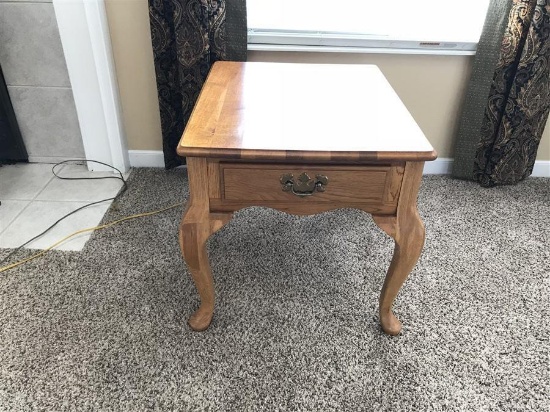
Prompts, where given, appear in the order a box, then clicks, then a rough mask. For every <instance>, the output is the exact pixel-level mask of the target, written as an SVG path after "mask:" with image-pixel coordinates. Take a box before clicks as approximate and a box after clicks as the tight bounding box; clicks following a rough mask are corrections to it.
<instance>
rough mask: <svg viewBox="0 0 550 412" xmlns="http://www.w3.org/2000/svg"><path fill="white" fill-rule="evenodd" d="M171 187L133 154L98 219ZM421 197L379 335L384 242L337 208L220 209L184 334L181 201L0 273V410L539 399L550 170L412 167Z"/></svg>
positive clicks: (423, 404)
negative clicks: (213, 300) (443, 172)
mask: <svg viewBox="0 0 550 412" xmlns="http://www.w3.org/2000/svg"><path fill="white" fill-rule="evenodd" d="M187 197H188V189H187V177H186V174H185V171H184V170H176V171H164V170H154V169H136V170H134V171H133V172H132V174H131V177H130V179H129V189H128V191H127V192H126V193H125V194H124V195H123V196H122V197H121V199H120V202H118V204H117V205H115V206H114V207H113V208H111V210H110V211H109V212H108V214H107V215H106V216H105V218H104V221H111V220H114V219H116V218H119V217H122V216H126V215H129V214H132V213H138V212H142V211H148V210H153V209H158V208H160V207H162V206H165V205H169V204H173V203H177V202H180V201H182V200H183V199H186V198H187ZM419 209H420V213H421V215H422V217H423V219H424V221H425V224H426V231H427V239H426V246H425V248H424V251H423V254H422V256H421V258H420V261H419V263H418V265H417V266H416V268H415V269H414V271H413V272H412V274H411V276H410V277H409V280H408V281H407V282H406V284H405V285H404V287H403V289H402V291H401V293H400V295H399V297H398V299H397V301H396V305H395V312H396V314H397V315H398V317H399V318H400V319H401V320H402V322H403V325H404V327H403V331H402V334H401V335H400V336H397V337H389V336H386V335H384V334H383V333H382V332H381V330H380V327H379V325H378V319H377V301H378V294H379V291H380V288H381V285H382V282H383V279H384V276H385V272H386V269H387V267H388V265H389V261H390V258H391V255H392V251H393V241H392V240H391V239H390V238H389V237H388V236H386V235H385V234H384V233H383V232H381V231H380V230H379V229H378V228H377V227H376V226H375V225H374V223H373V222H372V220H371V218H370V217H369V215H367V214H364V213H362V212H359V211H355V210H338V211H333V212H329V213H325V214H321V215H316V216H307V217H295V216H291V215H287V214H284V213H281V212H277V211H273V210H269V209H261V208H250V209H245V210H242V211H240V212H238V213H236V214H235V217H234V219H233V220H232V221H231V222H230V223H229V224H228V225H227V226H226V227H224V228H223V229H222V230H221V231H219V232H218V233H216V234H215V235H213V236H212V237H211V239H210V241H209V244H208V248H209V253H210V260H211V265H212V271H213V273H214V278H215V282H216V294H217V304H216V305H217V306H216V310H217V311H216V315H215V317H214V320H213V323H212V325H211V327H210V329H208V330H207V331H205V332H202V333H197V332H192V331H190V330H189V328H188V327H187V324H186V319H187V317H188V315H189V314H191V313H192V312H193V310H194V309H195V308H196V307H197V305H198V295H197V293H196V290H195V288H194V285H193V283H192V281H191V278H190V276H189V273H188V271H187V268H186V266H185V264H184V262H183V260H182V258H181V256H180V252H179V248H178V242H177V236H176V233H177V226H178V223H179V219H180V216H181V213H182V210H183V207H180V208H178V209H174V210H170V211H168V212H165V213H163V214H161V215H157V216H152V217H146V218H143V219H139V220H133V221H129V222H125V223H123V224H120V225H117V226H114V227H112V228H109V229H106V230H103V231H98V232H96V233H95V234H94V235H93V236H92V238H91V240H90V241H89V242H88V244H87V245H86V247H85V249H84V250H83V251H82V252H56V251H54V252H52V253H49V254H48V255H47V256H45V257H44V258H42V259H39V260H36V261H33V262H30V263H28V264H26V265H24V266H22V267H20V268H17V269H14V270H11V271H8V272H6V273H2V274H0V410H3V411H26V410H29V411H30V410H33V411H34V410H49V411H62V410H79V411H81V410H84V411H85V410H94V411H97V410H100V411H107V410H109V411H142V410H180V411H199V410H208V411H258V410H278V411H286V410H293V411H294V410H299V411H302V410H303V411H332V410H334V411H442V410H445V411H501V410H514V411H518V410H521V411H524V410H533V411H543V410H549V409H550V400H549V394H550V358H549V356H550V343H549V335H550V333H549V332H550V328H549V319H550V317H549V316H550V302H549V297H550V293H549V291H550V230H549V229H550V222H549V219H550V180H549V179H536V178H530V179H528V180H527V181H525V182H523V183H520V184H519V185H517V186H511V187H497V188H492V189H483V188H481V187H479V186H478V185H477V184H473V183H470V182H465V181H457V180H451V179H450V178H448V177H441V176H437V177H426V178H425V179H424V180H423V184H422V187H421V193H420V197H419ZM7 253H8V251H7V250H0V257H1V256H5V255H6V254H7Z"/></svg>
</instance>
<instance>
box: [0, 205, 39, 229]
mask: <svg viewBox="0 0 550 412" xmlns="http://www.w3.org/2000/svg"><path fill="white" fill-rule="evenodd" d="M6 200H12V199H6ZM24 202H27V204H26V205H25V206H24V207H23V209H21V210H20V211H19V213H17V214H16V215H15V216H14V217H13V218H12V219H11V220H10V222H9V223H8V225H7V226H6V227H5V228H4V229H3V230H0V235H1V234H2V233H4V232H5V231H6V230H8V228H9V227H10V226H11V225H12V224H13V222H15V220H16V219H17V218H18V217H19V216H21V214H22V213H23V212H24V211H25V210H26V209H27V208H28V207H29V206H30V205H31V203H32V200H24Z"/></svg>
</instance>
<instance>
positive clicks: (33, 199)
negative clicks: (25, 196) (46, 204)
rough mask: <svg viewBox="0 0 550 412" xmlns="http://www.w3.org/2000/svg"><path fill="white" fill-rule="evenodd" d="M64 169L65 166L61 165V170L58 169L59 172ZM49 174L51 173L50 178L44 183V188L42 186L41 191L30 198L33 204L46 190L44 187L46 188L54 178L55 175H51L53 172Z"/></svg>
mask: <svg viewBox="0 0 550 412" xmlns="http://www.w3.org/2000/svg"><path fill="white" fill-rule="evenodd" d="M64 168H65V165H63V166H62V167H61V169H59V171H61V170H63V169H64ZM50 173H51V174H52V175H51V176H50V178H49V179H48V181H47V182H46V184H45V185H44V186H42V189H40V190H39V191H38V193H37V194H36V195H35V196H34V197H33V198H32V201H33V202H34V201H35V200H36V198H37V197H38V196H40V194H41V193H42V192H43V191H44V190H46V187H48V185H49V184H50V183H51V182H52V180H53V179H55V178H56V177H55V175H54V174H53V172H52V171H51V170H50Z"/></svg>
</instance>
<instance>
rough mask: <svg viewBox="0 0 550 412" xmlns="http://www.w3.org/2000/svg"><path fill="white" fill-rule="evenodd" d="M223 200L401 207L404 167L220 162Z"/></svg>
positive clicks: (258, 202)
mask: <svg viewBox="0 0 550 412" xmlns="http://www.w3.org/2000/svg"><path fill="white" fill-rule="evenodd" d="M219 165H220V169H219V172H220V185H221V190H220V194H221V201H222V202H223V201H224V200H225V201H229V202H235V201H243V202H254V203H257V204H264V203H266V202H308V203H309V202H314V203H338V204H346V203H347V204H350V206H352V205H355V204H359V203H362V204H376V205H386V206H391V205H397V198H398V195H399V189H400V187H401V180H402V176H403V167H402V166H392V165H380V166H378V165H376V166H316V165H311V166H308V165H272V164H248V163H220V164H219Z"/></svg>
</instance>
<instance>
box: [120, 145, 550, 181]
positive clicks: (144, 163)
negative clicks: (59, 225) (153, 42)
mask: <svg viewBox="0 0 550 412" xmlns="http://www.w3.org/2000/svg"><path fill="white" fill-rule="evenodd" d="M128 155H129V157H130V166H131V167H164V155H163V154H162V150H128ZM452 169H453V159H450V158H446V157H443V158H440V159H436V160H434V161H433V162H426V163H425V164H424V174H425V175H449V174H451V171H452ZM531 176H533V177H550V160H537V161H536V162H535V167H534V169H533V174H532V175H531Z"/></svg>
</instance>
